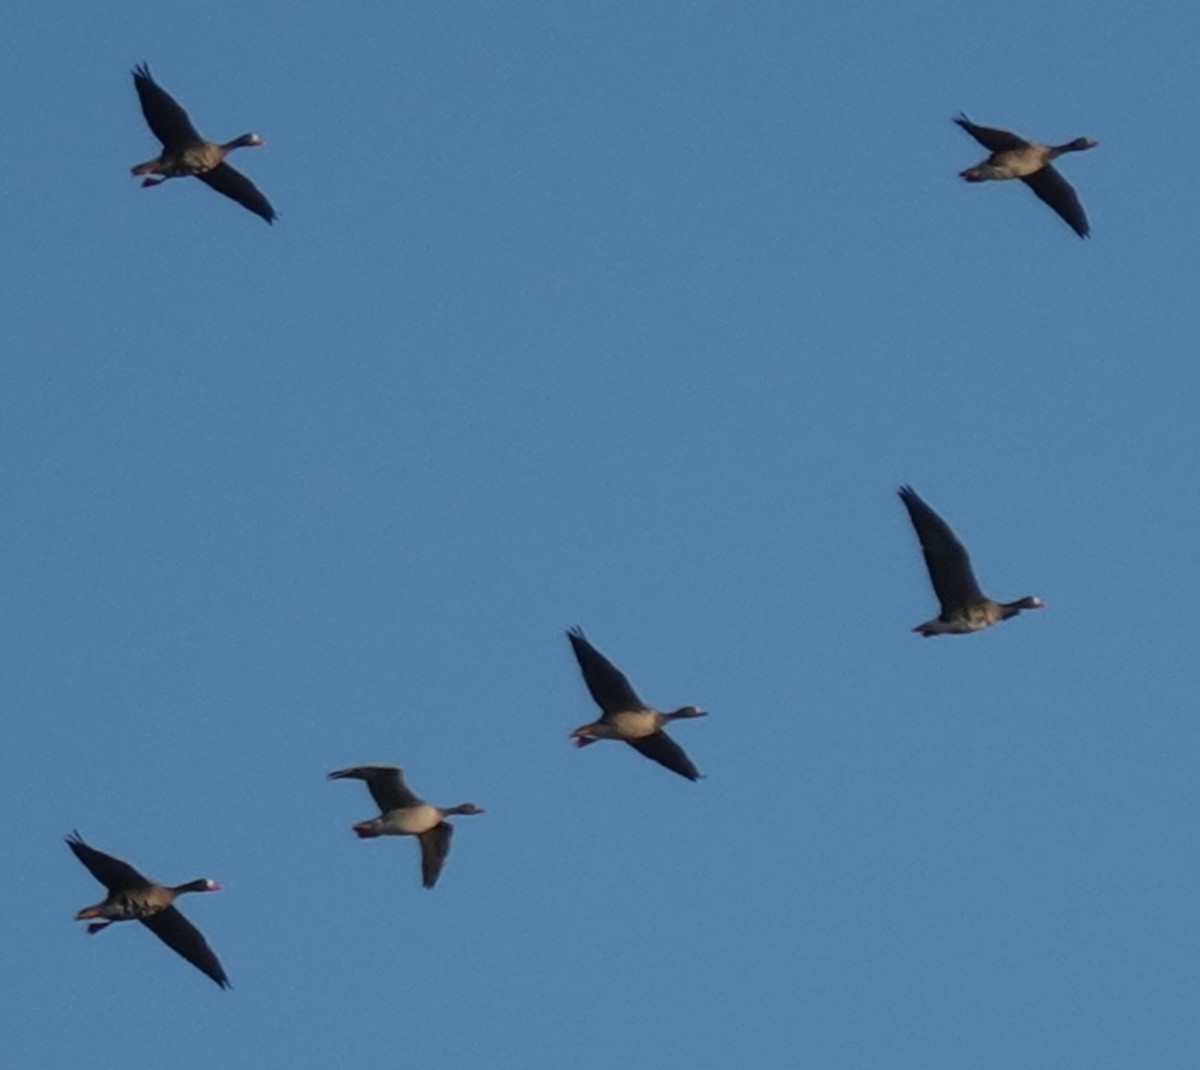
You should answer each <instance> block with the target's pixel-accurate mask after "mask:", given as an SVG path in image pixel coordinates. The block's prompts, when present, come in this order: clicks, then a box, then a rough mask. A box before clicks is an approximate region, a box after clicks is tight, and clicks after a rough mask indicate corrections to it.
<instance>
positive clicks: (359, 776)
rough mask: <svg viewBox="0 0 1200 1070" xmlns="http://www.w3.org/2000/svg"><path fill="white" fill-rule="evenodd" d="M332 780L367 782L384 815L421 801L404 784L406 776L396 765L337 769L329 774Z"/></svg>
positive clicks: (418, 803)
mask: <svg viewBox="0 0 1200 1070" xmlns="http://www.w3.org/2000/svg"><path fill="white" fill-rule="evenodd" d="M329 779H330V780H365V781H366V782H367V788H368V790H369V791H370V792H371V798H372V799H374V800H375V805H376V806H378V807H379V809H380V811H381V812H382V813H385V814H386V813H387V812H388V811H390V810H403V809H405V808H406V807H409V806H418V805H420V803H421V800H420V799H419V798H418V797H417V796H416V795H414V794H413V793H412V792H411V791H410V790H409V788H408V785H407V784H405V783H404V774H403V772H402V771H401V770H400V769H398V768H397V767H396V766H394V765H355V766H352V767H351V768H349V769H337V770H335V771H334V772H332V773H330V774H329Z"/></svg>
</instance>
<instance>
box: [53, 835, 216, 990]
mask: <svg viewBox="0 0 1200 1070" xmlns="http://www.w3.org/2000/svg"><path fill="white" fill-rule="evenodd" d="M67 846H68V847H70V848H71V850H72V851H74V852H75V857H76V858H78V859H79V861H80V862H82V863H83V864H84V865H85V866H86V867H87V868H88V871H89V872H90V873H91V875H92V876H93V877H95V878H96V880H98V881H99V882H100V883H101V884H103V885H104V886H105V887H106V888H107V889H108V897H107V898H106V899H104V900H103V901H102V902H99V903H96V904H95V905H94V906H90V907H84V908H83V909H82V910H81V911H79V913H78V914H76V915H75V920H76V921H90V922H91V924H90V925H88V927H87V931H88V933H89V934H91V933H98V932H100V931H101V930H102V929H106V928H107V927H108V926H109V925H111V924H112V923H113V922H114V921H133V920H134V919H137V920H138V921H140V922H141V923H142V924H143V925H144V926H146V928H147V929H149V930H150V931H151V932H152V933H154V935H155V936H157V937H158V938H159V939H160V940H161V941H162V942H163V943H164V944H166V945H167V947H169V948H170V949H171V950H172V951H174V952H176V953H177V954H180V955H182V956H183V957H184V958H185V959H187V960H188V962H190V963H191V964H192V965H193V966H195V967H196V968H197V969H198V970H202V971H203V972H204V973H206V974H208V976H209V977H211V978H212V979H213V980H214V981H216V982H217V984H219V985H220V986H221V987H222V988H228V987H229V978H228V977H226V976H225V970H224V969H223V968H222V966H221V963H220V961H218V959H217V956H216V955H215V954H213V949H212V948H211V947H209V946H208V942H207V941H206V940H205V939H204V937H203V936H201V935H200V931H199V930H198V929H197V928H196V927H195V926H194V925H193V924H192V923H191V922H190V921H188V920H187V918H185V917H184V916H183V915H182V914H180V913H179V911H178V910H176V909H175V906H174V905H173V904H174V902H175V899H176V897H177V896H180V895H183V894H184V893H185V892H219V891H220V890H221V886H220V885H219V884H218V883H217V882H216V881H213V880H208V879H207V878H201V879H200V880H194V881H188V883H187V884H176V885H174V886H171V885H164V884H156V883H155V882H154V881H152V880H147V879H146V878H145V877H143V876H142V875H141V874H140V873H139V872H138V871H137V870H136V869H134V868H133V866H131V865H130V864H129V863H128V862H122V861H121V860H120V859H119V858H113V856H112V855H107V854H105V853H104V852H103V851H97V850H96V848H95V847H89V846H88V845H87V844H86V843H84V842H83V838H82V837H81V836H80V835H79V833H78V832H74V833H72V834H71V835H70V836H68V837H67ZM93 918H99V919H100V920H99V921H93V920H92V919H93Z"/></svg>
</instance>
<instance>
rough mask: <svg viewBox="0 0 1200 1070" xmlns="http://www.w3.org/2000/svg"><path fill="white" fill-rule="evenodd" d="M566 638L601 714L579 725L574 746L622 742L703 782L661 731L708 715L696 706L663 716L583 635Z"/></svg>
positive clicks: (570, 632)
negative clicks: (687, 720)
mask: <svg viewBox="0 0 1200 1070" xmlns="http://www.w3.org/2000/svg"><path fill="white" fill-rule="evenodd" d="M567 638H568V639H570V641H571V649H572V650H574V651H575V658H576V660H577V661H578V662H579V668H580V669H581V670H582V672H583V682H584V683H585V684H587V689H588V691H590V692H591V695H592V698H593V699H595V700H596V705H597V706H599V707H600V709H601V711H602V712H601V715H600V719H599V720H598V721H592V722H591V723H590V724H585V725H580V727H578V728H576V729H575V731H574V732H572V733H571V738H572V739H574V740H575V746H576V747H586V746H588V745H590V744H592V743H595V742H596V741H597V740H600V739H621V740H624V741H625V742H626V743H628V744H629V745H630V746H631V747H632V748H633V749H634V750H635V751H637V752H638V753H639V754H643V755H645V756H646V757H647V758H649V759H651V760H652V761H655V762H658V764H659V765H664V766H666V767H667V768H668V769H670V770H671V772H673V773H678V774H679V775H680V776H682V777H687V778H688V780H699V779H700V773H699V771H698V770H697V769H696V767H695V766H694V765H693V764H692V760H691V759H690V758H689V757H688V756H687V755H686V754H684V753H683V748H682V747H681V746H680V745H679V744H678V743H676V742H675V741H674V740H673V739H672V738H671V737H670V736H668V735H667V733H666V732H664V731H663V726H664V725H666V724H667V723H669V722H670V721H676V720H679V719H681V718H684V717H703V716H705V711H704V710H702V709H700V708H699V707H697V706H682V707H680V708H679V709H677V710H675V711H674V712H673V713H660V712H659V711H658V710H656V709H654V708H653V707H652V706H647V705H646V704H645V703H644V702H643V701H642V700H641V699H640V698H638V695H637V692H636V691H634V689H633V687H632V686H631V685H630V683H629V681H628V680H627V679H626V678H625V674H624V673H623V672H621V670H620V669H618V668H617V667H616V666H615V665H614V664H613V663H612V662H611V661H609V660H608V658H606V657H605V656H604V655H603V654H601V653H600V651H599V650H597V649H596V648H595V647H594V646H592V644H591V643H589V642H588V641H587V639H586V638H585V637H584V634H583V631H582V629H580V628H570V629H568V631H567Z"/></svg>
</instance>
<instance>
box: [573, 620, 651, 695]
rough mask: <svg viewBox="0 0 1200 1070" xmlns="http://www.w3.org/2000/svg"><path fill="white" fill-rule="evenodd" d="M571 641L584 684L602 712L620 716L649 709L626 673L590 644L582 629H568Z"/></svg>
mask: <svg viewBox="0 0 1200 1070" xmlns="http://www.w3.org/2000/svg"><path fill="white" fill-rule="evenodd" d="M567 638H568V639H570V640H571V649H572V650H573V651H575V660H576V661H578V662H579V668H580V670H581V671H582V672H583V682H584V683H585V684H587V689H588V691H590V692H591V695H592V698H593V699H595V700H596V705H597V706H599V707H600V709H602V710H603V711H604V712H605V713H616V712H618V711H620V710H641V709H645V708H646V704H645V703H644V702H643V701H642V700H641V699H640V698H638V694H637V692H636V691H634V689H633V685H631V684H630V682H629V680H628V679H627V678H626V676H625V674H624V673H623V672H621V670H620V669H618V668H617V667H616V666H615V665H614V664H613V663H612V662H611V661H609V660H608V658H606V657H605V656H604V655H603V654H601V653H600V651H599V650H597V649H596V648H595V647H594V646H592V644H591V643H589V642H588V641H587V638H586V637H585V636H584V634H583V629H582V628H570V629H568V630H567Z"/></svg>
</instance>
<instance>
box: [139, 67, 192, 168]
mask: <svg viewBox="0 0 1200 1070" xmlns="http://www.w3.org/2000/svg"><path fill="white" fill-rule="evenodd" d="M133 84H134V86H135V87H136V88H137V95H138V100H139V101H140V102H141V105H142V114H143V115H144V116H145V117H146V123H147V124H148V125H149V127H150V130H151V132H152V133H153V134H154V136H155V137H156V138H158V140H159V141H161V142H162V143H163V148H166V149H178V148H182V147H183V146H185V145H190V144H192V143H194V142H196V141H203V140H204V139H203V138H202V137H201V136H200V134H199V132H198V131H197V130H196V128H195V127H194V126H193V125H192V120H191V119H189V118H188V113H187V112H186V111H184V110H183V108H181V107H180V106H179V103H178V102H177V101H176V100H175V98H174V97H173V96H171V94H170V93H168V92H167V91H166V90H165V89H163V87H162V86H160V85H159V84H158V83H157V82H156V81H155V80H154V76H153V75H152V74H151V73H150V68H149V67H147V66H146V64H144V63H142V64H140V65H139V66H137V67H135V68H134V69H133Z"/></svg>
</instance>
